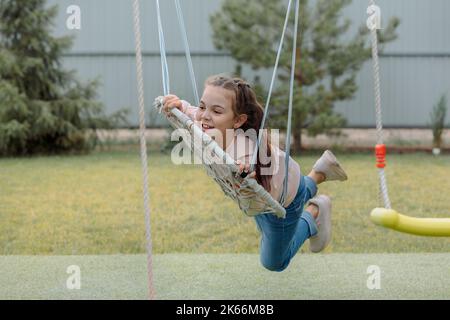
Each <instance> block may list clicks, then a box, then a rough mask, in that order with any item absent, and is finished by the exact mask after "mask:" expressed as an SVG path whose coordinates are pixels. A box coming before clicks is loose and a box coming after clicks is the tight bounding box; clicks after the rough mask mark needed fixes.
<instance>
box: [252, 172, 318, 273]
mask: <svg viewBox="0 0 450 320" xmlns="http://www.w3.org/2000/svg"><path fill="white" fill-rule="evenodd" d="M316 193H317V186H316V183H315V182H314V180H312V179H311V178H310V177H308V176H306V177H305V176H302V177H301V179H300V186H299V188H298V191H297V195H296V196H295V198H294V200H293V201H292V203H291V204H290V205H289V206H288V207H287V208H286V218H285V219H281V218H278V217H276V216H275V215H273V214H270V213H264V214H260V215H257V216H255V221H256V224H257V226H258V229H259V231H260V233H261V243H260V258H261V263H262V265H263V266H264V267H265V268H266V269H268V270H270V271H278V272H280V271H283V270H284V269H286V268H287V266H288V265H289V262H290V261H291V259H292V257H294V256H295V254H296V253H297V251H298V250H299V249H300V247H301V246H302V244H303V243H304V242H305V241H306V239H308V238H309V237H311V236H314V235H315V234H317V225H316V222H315V219H314V217H313V216H312V215H311V214H310V213H309V212H307V211H303V207H304V205H305V204H306V202H307V201H308V200H309V199H311V198H312V197H314V196H315V194H316Z"/></svg>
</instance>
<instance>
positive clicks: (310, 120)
mask: <svg viewBox="0 0 450 320" xmlns="http://www.w3.org/2000/svg"><path fill="white" fill-rule="evenodd" d="M294 3H295V1H294V2H293V4H294ZM350 3H351V0H316V1H311V2H309V1H308V0H300V21H299V32H298V38H297V51H296V58H297V59H296V60H297V64H296V67H295V70H296V71H295V94H294V105H293V108H294V110H293V118H292V134H293V137H294V148H293V149H294V151H299V150H300V148H301V134H302V132H301V130H302V129H306V130H307V133H308V134H309V135H312V136H314V135H317V134H319V133H333V132H334V133H336V132H338V130H335V129H336V128H340V127H342V126H343V125H345V119H344V118H343V117H342V116H341V115H340V114H337V113H336V112H334V110H333V106H334V104H335V102H337V101H343V100H348V99H351V98H352V97H353V96H354V94H355V92H356V90H357V83H356V81H355V79H356V75H357V73H358V71H359V70H360V69H361V67H362V65H363V63H364V62H365V61H366V60H367V59H369V58H370V41H369V39H368V34H369V30H368V29H367V27H366V25H365V24H364V25H363V26H361V27H360V28H359V30H358V31H357V32H356V33H355V34H354V35H350V34H349V33H350V32H349V28H350V26H351V21H350V20H349V19H343V18H342V11H343V9H344V8H345V6H347V5H349V4H350ZM314 4H315V5H314ZM285 5H286V1H284V0H227V1H224V3H223V5H222V8H221V10H220V11H219V12H217V13H215V14H214V15H212V16H211V19H210V22H211V25H212V28H213V37H214V44H215V46H216V47H217V48H218V49H220V50H224V51H227V52H229V53H230V54H231V56H232V57H233V58H234V59H235V60H237V61H238V62H239V63H245V64H248V65H250V66H251V67H252V68H253V69H255V70H258V69H267V68H272V67H273V65H274V62H275V56H276V49H277V46H278V44H279V41H280V38H281V27H282V26H283V23H284V18H285V15H286V6H285ZM361 14H365V12H362V13H361ZM383 18H384V17H383ZM293 22H294V14H292V16H291V20H290V25H291V27H290V29H288V31H287V34H286V39H285V41H286V42H285V43H284V47H283V54H282V56H281V59H280V67H279V80H280V81H279V82H278V83H281V85H280V86H279V88H278V89H277V90H276V92H274V98H273V100H272V103H271V109H272V111H274V112H273V114H271V115H270V118H271V119H272V121H271V123H270V124H271V126H272V127H274V126H276V127H277V128H283V126H284V124H285V122H286V116H287V106H288V89H289V76H290V68H291V52H292V37H293V34H294V33H293V27H292V26H293ZM398 25H399V20H398V19H397V18H391V19H390V20H389V21H388V23H387V24H386V25H383V29H382V30H381V32H379V42H380V44H381V49H382V48H383V46H382V44H384V43H387V42H389V41H392V40H394V39H395V38H396V34H395V30H396V28H397V26H398Z"/></svg>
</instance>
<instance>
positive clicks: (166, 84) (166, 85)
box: [156, 0, 170, 96]
mask: <svg viewBox="0 0 450 320" xmlns="http://www.w3.org/2000/svg"><path fill="white" fill-rule="evenodd" d="M156 16H157V21H158V36H159V52H160V53H161V69H162V83H163V92H164V95H165V96H166V95H168V94H169V93H170V78H169V65H168V63H167V54H166V43H165V40H164V32H163V26H162V21H161V9H160V7H159V0H156Z"/></svg>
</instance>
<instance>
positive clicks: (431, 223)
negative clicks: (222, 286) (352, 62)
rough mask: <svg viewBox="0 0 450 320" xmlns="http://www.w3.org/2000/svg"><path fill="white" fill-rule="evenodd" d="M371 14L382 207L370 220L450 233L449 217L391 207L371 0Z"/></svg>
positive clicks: (416, 230) (427, 232)
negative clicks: (421, 215)
mask: <svg viewBox="0 0 450 320" xmlns="http://www.w3.org/2000/svg"><path fill="white" fill-rule="evenodd" d="M367 14H369V15H370V18H369V21H368V28H369V30H370V31H371V38H372V60H373V76H374V92H375V114H376V127H377V145H376V147H375V154H376V160H377V163H376V166H377V168H378V176H379V190H380V198H381V199H382V202H383V204H384V207H383V208H375V209H373V210H372V212H371V214H370V218H371V220H372V222H373V223H375V224H377V225H380V226H382V227H386V228H390V229H393V230H396V231H399V232H404V233H409V234H414V235H419V236H433V237H450V218H440V219H439V218H413V217H409V216H406V215H403V214H400V213H398V212H397V211H395V210H394V209H392V207H391V202H390V200H389V195H388V186H387V179H386V176H385V172H384V168H385V167H386V145H385V144H384V143H383V122H382V114H381V89H380V83H381V82H380V66H379V59H378V35H377V29H378V28H379V27H380V26H379V21H380V9H379V7H378V6H376V4H375V1H374V0H370V6H369V8H368V9H367Z"/></svg>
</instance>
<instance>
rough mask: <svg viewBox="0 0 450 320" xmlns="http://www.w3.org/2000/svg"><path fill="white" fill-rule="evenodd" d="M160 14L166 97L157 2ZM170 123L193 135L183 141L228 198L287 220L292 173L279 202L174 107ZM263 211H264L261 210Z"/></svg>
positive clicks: (165, 87) (165, 86)
mask: <svg viewBox="0 0 450 320" xmlns="http://www.w3.org/2000/svg"><path fill="white" fill-rule="evenodd" d="M175 7H176V11H177V19H178V24H179V27H180V31H181V35H182V38H183V45H184V49H185V54H186V59H187V63H188V69H189V74H190V79H191V82H192V88H193V91H194V97H195V100H196V103H197V104H199V95H198V90H197V86H196V81H195V75H194V69H193V66H192V59H191V54H190V50H189V42H188V38H187V32H186V28H185V24H184V20H183V14H182V11H181V6H180V3H179V0H175ZM291 7H292V0H289V3H288V7H287V12H286V18H285V21H284V26H283V31H282V35H281V40H280V43H279V46H278V52H277V56H276V61H275V66H274V69H273V74H272V80H271V83H270V89H269V92H268V98H267V100H266V105H265V109H264V116H263V119H262V121H261V125H260V132H259V133H258V141H257V143H256V145H255V150H254V153H253V159H252V161H251V167H250V172H251V171H253V166H254V163H256V157H257V153H258V150H259V145H260V144H261V141H262V134H263V129H264V125H265V120H266V117H267V114H268V107H269V104H270V98H271V95H272V91H273V86H274V82H275V78H276V74H277V69H278V64H279V60H280V56H281V51H282V47H283V43H284V37H285V34H286V30H287V26H288V22H289V15H290V13H291ZM299 10H300V2H299V0H296V7H295V29H294V37H293V48H292V51H293V52H292V65H291V75H290V93H289V113H288V125H287V133H286V136H287V141H286V147H285V152H286V163H285V166H286V168H288V161H289V153H290V133H291V117H292V107H293V90H294V80H295V79H294V74H295V72H294V71H295V65H296V47H297V42H296V41H297V30H298V22H299ZM156 13H157V21H158V33H159V47H160V54H161V65H162V82H163V92H164V95H167V94H169V73H168V64H167V56H166V55H167V54H166V50H165V43H164V32H163V26H162V22H161V21H162V19H161V11H160V6H159V0H156ZM162 105H163V99H162V97H158V98H156V99H155V102H154V107H155V108H156V109H158V110H159V112H160V113H161V109H162ZM167 120H168V121H169V123H170V124H171V125H172V127H174V128H179V129H186V130H187V131H188V132H189V136H188V135H186V136H184V137H183V138H184V139H183V141H185V142H189V141H191V142H193V143H186V145H187V146H188V147H189V148H190V149H191V151H193V152H194V154H195V155H196V156H197V157H198V158H199V159H202V163H203V165H204V168H205V169H206V171H207V174H208V175H209V176H211V177H212V178H213V179H214V180H215V181H216V182H217V183H218V184H219V185H220V187H221V188H222V191H223V192H224V193H225V195H226V196H228V197H230V198H232V199H233V200H234V201H235V202H236V203H237V204H238V205H239V208H240V209H241V210H242V211H243V212H244V213H245V214H246V215H248V216H254V215H257V214H261V213H272V214H274V215H276V216H277V217H279V218H284V217H285V215H286V210H285V208H284V207H283V205H284V201H285V196H286V192H287V185H288V172H289V170H286V172H285V178H284V184H283V190H282V193H281V200H280V202H277V201H276V200H274V199H273V198H272V196H271V195H270V193H269V192H267V191H266V190H265V189H264V188H263V187H262V186H261V185H259V184H258V183H257V181H256V180H255V179H251V178H246V176H245V174H242V175H238V174H237V173H238V171H239V167H238V166H237V165H236V164H235V161H234V160H233V159H232V158H231V157H230V156H229V155H228V154H226V153H225V152H224V151H223V149H222V148H221V147H220V146H219V145H218V144H217V143H216V142H215V141H214V140H213V139H212V138H211V137H209V136H208V135H207V134H205V133H203V132H202V130H201V129H200V128H199V127H198V126H196V125H195V124H194V122H193V121H192V120H191V119H190V118H189V117H188V116H187V115H185V114H184V113H182V112H181V111H180V110H178V109H176V108H173V109H171V114H170V116H167ZM261 208H263V209H261Z"/></svg>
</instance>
